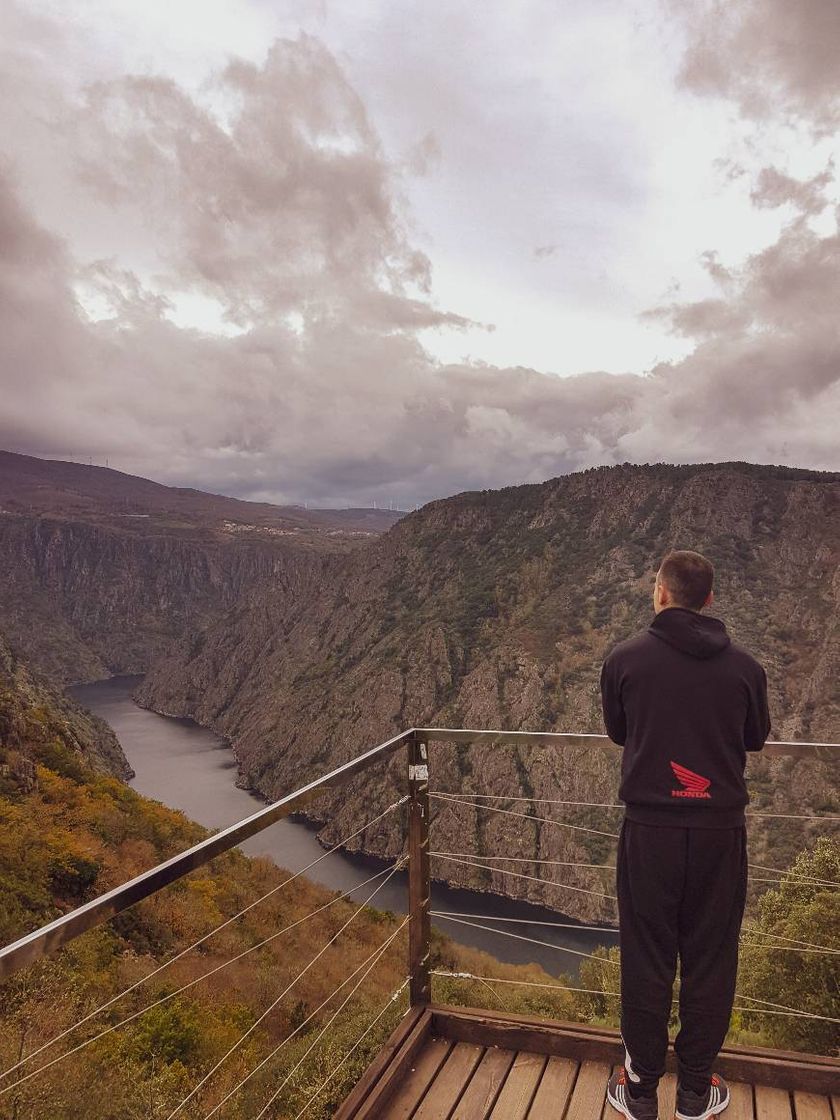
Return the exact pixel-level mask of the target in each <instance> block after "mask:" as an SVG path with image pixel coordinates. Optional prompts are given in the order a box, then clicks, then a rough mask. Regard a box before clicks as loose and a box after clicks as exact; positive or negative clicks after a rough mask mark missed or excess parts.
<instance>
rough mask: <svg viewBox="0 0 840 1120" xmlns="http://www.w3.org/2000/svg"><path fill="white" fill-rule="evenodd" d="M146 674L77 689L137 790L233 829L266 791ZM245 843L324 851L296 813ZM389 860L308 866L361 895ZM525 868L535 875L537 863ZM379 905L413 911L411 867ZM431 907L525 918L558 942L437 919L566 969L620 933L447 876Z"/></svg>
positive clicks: (472, 941) (526, 926)
mask: <svg viewBox="0 0 840 1120" xmlns="http://www.w3.org/2000/svg"><path fill="white" fill-rule="evenodd" d="M141 679H142V678H141V677H115V678H113V679H112V680H109V681H99V682H97V683H96V684H87V685H79V686H77V687H76V688H73V689H71V692H72V695H73V696H74V697H75V698H76V700H78V701H79V703H81V704H82V705H83V706H84V707H86V708H88V709H90V711H92V712H95V713H96V714H97V715H98V716H101V717H102V719H104V720H105V721H106V722H107V723H109V724H110V725H111V727H112V728H113V730H114V732H115V734H116V736H117V738H118V739H119V741H120V743H121V745H122V748H123V750H124V751H125V755H126V757H127V758H128V761H129V763H130V764H131V766H132V767H133V769H134V771H135V775H136V776H135V777H134V779H133V780H132V782H131V785H132V786H133V787H134V788H135V789H136V790H137V791H138V792H139V793H142V794H144V795H145V796H147V797H152V798H154V799H155V800H157V801H162V802H163V803H164V804H165V805H168V806H169V807H170V808H173V809H181V810H182V811H183V812H184V813H186V815H187V816H188V817H191V818H192V819H193V820H195V821H198V822H199V824H202V825H204V826H205V827H206V828H211V829H219V828H225V827H226V826H227V825H231V824H234V823H235V822H236V821H238V820H241V819H242V818H243V817H247V816H250V815H251V814H252V813H254V812H255V811H256V810H257V809H258V808H260V806H261V805H262V804H264V803H263V802H262V801H261V800H259V799H258V798H256V797H254V796H253V795H252V794H250V793H248V792H246V791H245V790H242V789H238V788H237V786H236V785H235V782H236V777H237V770H236V762H235V760H234V757H233V752H232V751H231V749H230V748H229V747H228V746H227V745H226V744H225V742H224V740H222V739H220V738H219V736H218V735H215V734H214V733H213V732H212V731H208V730H207V729H206V728H203V727H199V726H197V724H195V723H193V722H192V721H191V720H185V719H173V718H171V717H169V716H160V715H157V714H156V713H155V712H149V711H146V710H145V709H144V708H140V707H138V706H137V704H135V703H134V702H133V701H132V699H131V693H132V691H133V690H134V689H135V688H136V687H137V685H138V683H139V682H140V680H141ZM242 850H243V851H245V852H248V853H249V854H250V855H267V856H270V857H271V858H272V859H274V860H275V861H276V862H277V863H278V864H280V866H281V867H285V868H288V869H289V870H291V871H299V870H300V869H301V868H303V867H306V866H307V864H309V863H311V862H312V861H313V860H314V859H317V858H318V856H321V855H323V853H324V849H323V848H322V847H321V845H320V844H319V843H318V840H317V838H316V836H315V833H314V832H313V830H312V829H311V828H309V827H307V826H306V825H304V824H300V823H296V822H293V821H289V820H283V821H278V822H277V823H276V824H273V825H272V826H271V827H270V828H267V829H266V830H265V831H264V832H262V833H260V834H259V835H258V836H254V837H252V838H251V839H250V840H247V841H246V842H245V843H244V844H243V845H242ZM383 866H384V864H383V863H382V862H381V861H379V860H375V859H371V858H368V857H364V856H348V855H341V854H339V853H334V854H332V855H329V856H327V857H326V859H323V860H321V862H320V863H319V864H318V865H317V866H316V867H313V868H312V869H311V871H309V872H307V877H308V878H310V879H314V880H315V881H316V882H319V883H323V884H324V886H327V887H330V888H331V889H333V890H341V891H348V890H352V892H353V893H352V895H351V897H352V898H354V899H355V900H356V901H362V900H363V899H365V898H366V897H367V895H368V894H369V893H370V892H371V891H372V890H373V888H374V887H375V886H376V885H377V883H378V880H377V881H376V882H374V883H371V884H370V885H368V886H365V887H361V888H360V887H359V884H360V883H363V882H364V881H365V880H366V879H368V878H369V877H370V876H371V875H372V874H374V873H375V872H376V871H378V870H379V869H380V868H382V867H383ZM526 869H527V870H528V872H529V874H530V873H531V869H530V868H526ZM606 889H609V887H607V888H606ZM371 905H374V906H377V907H379V908H381V909H386V910H392V911H394V912H395V913H405V912H406V909H407V905H408V877H407V875H406V874H405V873H404V872H400V873H398V874H396V875H394V876H393V878H392V879H391V880H390V881H389V882H388V883H387V884H386V885H385V886H384V887H383V888H382V890H380V891H379V892H378V893H377V894H376V896H375V898H374V899H373V900H372V903H371ZM432 909H434V910H445V911H448V912H451V913H457V914H459V915H464V916H466V918H467V920H469V921H481V922H483V924H485V925H491V924H492V919H499V918H516V919H523V920H524V921H523V924H520V923H519V922H518V921H517V922H515V923H514V922H503V923H499V925H500V926H503V927H504V928H505V929H506V930H508V931H509V932H511V933H516V934H519V935H521V936H524V937H532V938H536V939H538V940H540V941H547V942H550V944H551V946H552V947H551V948H546V947H541V946H537V945H531V944H528V943H527V942H523V941H516V940H514V939H513V938H510V937H506V936H504V935H502V934H497V933H490V932H487V931H485V930H478V929H471V928H469V927H467V926H463V925H458V924H457V923H455V922H453V921H447V920H446V919H442V918H438V919H434V922H435V924H436V925H437V926H438V928H439V929H440V930H441V931H442V932H444V933H447V934H448V935H449V936H450V937H452V938H453V939H454V940H456V941H458V942H460V943H461V944H463V945H470V946H472V947H473V948H478V949H483V950H485V951H486V952H488V953H492V955H493V956H494V957H497V958H498V959H499V960H502V961H506V962H509V963H516V964H522V963H526V962H529V961H536V962H538V963H539V964H540V965H542V967H543V968H545V969H546V970H547V971H548V972H550V973H552V974H555V975H556V974H558V973H560V972H566V973H569V974H571V975H572V976H577V974H578V966H579V964H580V960H581V958H580V957H578V956H575V955H574V954H573V953H569V952H564V951H563V946H565V947H567V948H569V949H576V950H578V952H591V951H592V948H593V947H594V946H595V945H598V944H617V936H618V935H617V933H616V934H614V935H611V934H604V933H592V932H590V931H587V930H583V929H581V930H578V929H552V928H550V927H547V926H543V925H539V924H535V923H539V922H551V921H554V922H569V921H572V920H573V919H570V918H568V917H565V916H564V915H562V914H559V913H557V912H556V911H553V910H547V909H545V908H543V907H540V906H532V905H530V904H529V903H525V902H514V901H512V900H511V899H507V898H503V897H500V896H498V895H492V894H486V893H482V892H479V891H469V890H461V889H458V888H453V887H447V886H445V885H443V884H440V883H436V884H433V886H432ZM486 915H492V919H491V920H487V919H486V917H484V916H486ZM555 946H556V947H555Z"/></svg>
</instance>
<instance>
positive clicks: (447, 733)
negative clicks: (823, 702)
mask: <svg viewBox="0 0 840 1120" xmlns="http://www.w3.org/2000/svg"><path fill="white" fill-rule="evenodd" d="M414 732H415V733H416V735H417V737H418V739H419V740H420V741H421V742H431V741H432V740H435V741H438V742H445V743H496V744H499V745H503V744H505V743H527V744H531V745H533V746H550V745H551V744H552V743H559V742H561V741H563V740H566V739H585V740H586V742H587V745H589V746H593V747H618V744H617V743H614V742H613V741H612V739H610V737H609V736H608V735H603V734H596V733H594V732H590V731H498V730H494V729H492V728H470V727H461V728H455V727H415V728H414ZM619 749H620V748H619ZM838 750H840V743H810V742H801V741H799V740H789V741H778V742H777V741H776V740H773V739H768V740H767V742H766V743H765V744H764V747H763V748H762V750H761V754H764V755H771V756H772V757H774V758H775V757H778V756H780V755H785V756H792V757H795V758H816V759H818V760H823V761H826V762H829V761H836V760H837V757H838V756H837V754H836V753H835V754H832V753H831V752H832V751H835V752H836V751H838ZM750 753H753V752H750ZM755 753H758V752H755Z"/></svg>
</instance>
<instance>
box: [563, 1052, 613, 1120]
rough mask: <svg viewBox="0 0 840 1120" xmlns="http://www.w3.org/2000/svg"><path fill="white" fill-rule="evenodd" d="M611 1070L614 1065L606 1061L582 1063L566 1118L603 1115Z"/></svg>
mask: <svg viewBox="0 0 840 1120" xmlns="http://www.w3.org/2000/svg"><path fill="white" fill-rule="evenodd" d="M611 1072H612V1067H611V1065H608V1064H607V1063H606V1062H591V1061H587V1062H582V1063H581V1067H580V1070H579V1071H578V1075H577V1081H575V1087H574V1089H573V1090H572V1099H571V1100H570V1101H569V1110H568V1112H567V1113H566V1120H593V1118H594V1117H597V1116H600V1115H601V1113H602V1112H603V1109H604V1101H605V1100H606V1096H607V1082H608V1081H609V1078H610V1073H611Z"/></svg>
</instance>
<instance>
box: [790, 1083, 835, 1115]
mask: <svg viewBox="0 0 840 1120" xmlns="http://www.w3.org/2000/svg"><path fill="white" fill-rule="evenodd" d="M793 1112H794V1115H795V1116H796V1120H831V1104H830V1102H829V1099H828V1097H821V1096H819V1094H817V1093H805V1092H803V1091H802V1090H801V1089H797V1090H796V1091H795V1092H794V1094H793Z"/></svg>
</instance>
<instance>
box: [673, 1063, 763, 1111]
mask: <svg viewBox="0 0 840 1120" xmlns="http://www.w3.org/2000/svg"><path fill="white" fill-rule="evenodd" d="M676 1107H677V1075H676V1074H675V1073H666V1074H665V1076H664V1077H661V1078H660V1079H659V1115H660V1116H662V1117H664V1120H674V1109H675V1108H676ZM726 1120H732V1117H731V1116H730V1115H729V1113H728V1112H727V1114H726ZM750 1120H752V1117H750Z"/></svg>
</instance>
